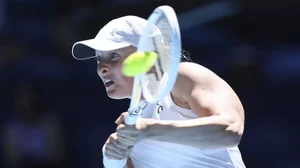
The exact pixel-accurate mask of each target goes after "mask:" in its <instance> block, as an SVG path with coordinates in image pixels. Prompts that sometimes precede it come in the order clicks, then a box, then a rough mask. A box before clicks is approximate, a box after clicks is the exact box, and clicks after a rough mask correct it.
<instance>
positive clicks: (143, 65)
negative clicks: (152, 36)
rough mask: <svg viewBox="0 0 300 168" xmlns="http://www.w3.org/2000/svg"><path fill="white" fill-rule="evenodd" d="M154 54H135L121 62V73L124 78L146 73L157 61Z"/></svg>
mask: <svg viewBox="0 0 300 168" xmlns="http://www.w3.org/2000/svg"><path fill="white" fill-rule="evenodd" d="M157 57H158V56H157V54H156V53H155V52H135V53H133V54H131V55H129V56H128V57H127V58H126V59H125V60H124V62H123V67H122V73H123V74H124V75H125V76H131V77H133V76H137V75H141V74H143V73H146V72H148V71H149V70H150V69H151V68H152V66H153V65H154V63H155V61H156V60H157Z"/></svg>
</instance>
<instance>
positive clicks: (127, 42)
mask: <svg viewBox="0 0 300 168" xmlns="http://www.w3.org/2000/svg"><path fill="white" fill-rule="evenodd" d="M146 23H147V21H146V20H145V19H142V18H140V17H137V16H124V17H120V18H117V19H114V20H112V21H110V22H109V23H107V24H106V25H105V26H104V27H103V28H102V29H101V30H100V31H99V33H98V34H97V36H96V37H95V38H94V39H90V40H85V41H80V42H77V43H75V44H74V45H73V48H72V54H73V57H74V58H75V59H78V60H85V59H90V58H95V59H96V60H97V63H98V66H97V72H98V74H99V76H100V78H101V79H102V81H103V83H104V85H105V87H106V92H107V95H108V97H110V98H112V99H126V98H129V99H130V97H131V93H132V86H133V78H130V77H126V76H123V75H122V73H121V67H122V62H123V60H124V59H125V58H126V57H127V56H129V55H130V54H132V53H134V52H135V51H136V49H137V45H138V39H139V37H140V35H141V34H142V33H143V30H144V28H145V25H146ZM156 112H157V113H158V114H159V117H160V119H157V115H155V114H154V113H156ZM126 115H127V113H126V112H125V113H122V114H121V116H120V117H119V118H118V119H117V120H116V124H117V126H116V132H115V133H113V134H111V135H110V136H109V138H108V140H107V142H106V150H105V156H106V157H108V158H110V159H117V160H120V159H125V158H128V161H127V167H135V168H244V167H245V165H244V163H243V159H242V156H241V153H240V151H239V148H238V144H239V142H240V140H241V138H242V135H243V131H244V109H243V106H242V103H241V101H240V100H239V98H238V96H237V95H236V93H235V92H234V91H233V89H232V88H231V87H230V86H229V85H228V84H227V83H226V82H225V81H224V80H223V79H221V78H220V77H219V76H218V75H216V74H215V73H214V72H212V71H211V70H209V69H207V68H206V67H204V66H201V65H199V64H196V63H193V62H192V61H191V59H190V57H189V55H188V54H185V53H183V54H182V62H181V63H180V65H179V72H178V77H177V81H176V84H175V86H174V88H173V90H172V91H171V94H169V95H168V96H166V97H165V98H164V99H163V101H161V102H160V103H158V104H145V106H144V110H143V113H142V115H141V116H142V118H140V119H138V120H137V123H136V125H134V126H129V125H126V124H124V118H125V117H126ZM124 166H126V165H124Z"/></svg>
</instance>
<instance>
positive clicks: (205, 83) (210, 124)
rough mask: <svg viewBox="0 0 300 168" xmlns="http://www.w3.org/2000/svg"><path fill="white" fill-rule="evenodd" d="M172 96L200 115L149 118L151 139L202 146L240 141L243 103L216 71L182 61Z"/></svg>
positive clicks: (203, 147)
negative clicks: (174, 118)
mask: <svg viewBox="0 0 300 168" xmlns="http://www.w3.org/2000/svg"><path fill="white" fill-rule="evenodd" d="M172 96H173V99H174V102H175V103H176V102H179V104H181V105H182V106H184V107H186V108H190V109H191V110H192V111H193V112H194V113H195V114H196V115H197V116H198V117H199V118H197V119H192V120H183V121H182V120H180V121H163V120H151V119H150V120H147V121H146V122H147V124H148V125H149V126H148V127H147V133H148V134H149V138H150V139H153V140H158V141H165V142H172V143H178V144H184V145H190V146H193V147H197V148H201V149H219V148H227V147H233V146H236V145H238V144H239V142H240V139H241V137H242V134H243V130H244V110H243V107H242V104H241V102H240V100H239V98H238V97H237V95H236V94H235V93H234V91H233V90H232V89H231V88H230V86H229V85H228V84H227V83H226V82H225V81H223V80H222V79H221V78H219V77H218V76H217V75H215V74H214V73H213V72H211V71H209V70H208V69H206V68H204V67H202V66H200V65H197V64H193V63H181V65H180V68H179V76H178V79H177V82H176V84H175V87H174V89H173V91H172ZM177 104H178V103H177Z"/></svg>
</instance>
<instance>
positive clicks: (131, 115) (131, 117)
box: [125, 108, 140, 125]
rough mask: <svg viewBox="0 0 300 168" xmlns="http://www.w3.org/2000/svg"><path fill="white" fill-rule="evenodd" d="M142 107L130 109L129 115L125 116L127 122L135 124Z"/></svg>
mask: <svg viewBox="0 0 300 168" xmlns="http://www.w3.org/2000/svg"><path fill="white" fill-rule="evenodd" d="M139 112H140V108H138V109H134V110H130V109H129V110H128V116H127V117H126V118H125V124H127V125H134V124H135V123H136V120H137V118H138V117H139Z"/></svg>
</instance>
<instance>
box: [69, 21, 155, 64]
mask: <svg viewBox="0 0 300 168" xmlns="http://www.w3.org/2000/svg"><path fill="white" fill-rule="evenodd" d="M146 25H147V20H145V19H143V18H140V17H137V16H123V17H120V18H117V19H114V20H112V21H110V22H108V23H107V24H106V25H105V26H104V27H103V28H102V29H101V30H100V31H99V32H98V34H97V35H96V37H95V38H94V39H89V40H84V41H79V42H76V43H75V44H74V45H73V47H72V55H73V57H74V58H75V59H77V60H85V59H90V58H94V57H96V55H95V50H98V51H110V50H116V49H120V48H124V47H128V46H134V47H137V46H138V42H139V38H140V36H141V34H142V33H143V32H144V30H145V28H146ZM155 30H157V29H154V31H152V32H151V34H156V32H157V31H155Z"/></svg>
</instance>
